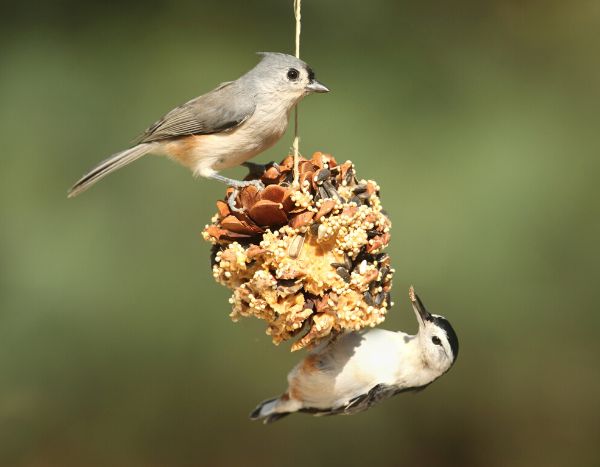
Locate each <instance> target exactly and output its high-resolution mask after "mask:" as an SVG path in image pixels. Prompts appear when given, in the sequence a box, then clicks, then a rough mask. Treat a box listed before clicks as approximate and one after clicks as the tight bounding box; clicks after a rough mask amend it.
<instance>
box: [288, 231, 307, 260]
mask: <svg viewBox="0 0 600 467" xmlns="http://www.w3.org/2000/svg"><path fill="white" fill-rule="evenodd" d="M303 245H304V235H298V236H296V237H295V238H294V239H293V240H292V242H291V243H290V247H289V248H288V255H289V256H290V258H293V259H295V258H297V257H298V256H300V252H301V251H302V246H303Z"/></svg>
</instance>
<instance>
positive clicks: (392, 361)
mask: <svg viewBox="0 0 600 467" xmlns="http://www.w3.org/2000/svg"><path fill="white" fill-rule="evenodd" d="M410 298H411V302H412V306H413V309H414V311H415V314H416V316H417V321H418V322H419V331H418V332H417V334H416V335H414V336H411V335H409V334H406V333H403V332H392V331H386V330H383V329H371V330H368V331H359V332H351V333H348V334H343V335H341V336H339V337H337V338H334V339H333V340H331V341H329V342H327V343H326V344H323V345H322V346H321V347H319V348H316V349H315V350H314V351H312V352H311V353H309V355H308V356H307V357H306V358H304V360H302V361H301V362H300V363H299V364H298V365H297V366H296V367H295V368H294V369H293V370H292V371H291V372H290V373H289V375H288V389H287V391H286V392H284V393H283V395H281V396H280V397H278V398H276V399H271V400H267V401H265V402H263V403H261V404H260V405H259V406H258V407H257V408H256V409H255V410H254V411H253V412H252V413H251V414H250V418H251V419H253V420H263V421H264V422H265V423H270V422H274V421H276V420H279V419H280V418H282V417H285V416H286V415H289V414H291V413H294V412H305V413H310V414H313V415H337V414H354V413H356V412H361V411H363V410H366V409H368V408H369V407H371V406H373V405H374V404H375V403H377V402H380V401H382V400H384V399H387V398H389V397H392V396H394V395H396V394H398V393H401V392H406V391H418V390H421V389H424V388H425V387H427V386H428V385H429V384H431V383H432V382H433V381H435V380H436V379H437V378H439V377H440V376H442V375H443V374H444V373H446V372H447V371H448V370H449V369H450V367H451V366H452V364H453V363H454V362H455V361H456V357H457V356H458V337H457V336H456V333H455V332H454V329H453V328H452V326H451V325H450V323H449V322H448V321H447V320H446V319H445V318H444V317H442V316H439V315H433V314H431V313H429V312H428V311H427V310H426V309H425V306H424V305H423V303H422V302H421V300H420V298H419V297H418V296H417V295H416V294H415V293H414V289H413V288H412V287H411V289H410Z"/></svg>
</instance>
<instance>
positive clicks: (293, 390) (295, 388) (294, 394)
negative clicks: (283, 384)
mask: <svg viewBox="0 0 600 467" xmlns="http://www.w3.org/2000/svg"><path fill="white" fill-rule="evenodd" d="M287 394H288V397H291V398H292V399H296V400H297V401H301V400H302V391H301V390H300V387H299V385H298V382H297V379H294V380H293V381H292V382H291V384H290V387H289V389H288V392H287Z"/></svg>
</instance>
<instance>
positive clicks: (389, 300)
mask: <svg viewBox="0 0 600 467" xmlns="http://www.w3.org/2000/svg"><path fill="white" fill-rule="evenodd" d="M385 304H386V306H387V308H389V307H391V306H392V295H391V294H390V293H389V292H386V293H385Z"/></svg>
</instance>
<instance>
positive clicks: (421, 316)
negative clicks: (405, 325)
mask: <svg viewBox="0 0 600 467" xmlns="http://www.w3.org/2000/svg"><path fill="white" fill-rule="evenodd" d="M410 301H411V304H412V307H413V310H415V314H416V315H417V321H418V322H419V326H424V325H425V321H431V313H429V312H428V311H427V308H425V305H423V302H422V301H421V299H420V298H419V296H418V295H417V294H416V293H415V291H414V289H413V288H412V287H411V289H410Z"/></svg>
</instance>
